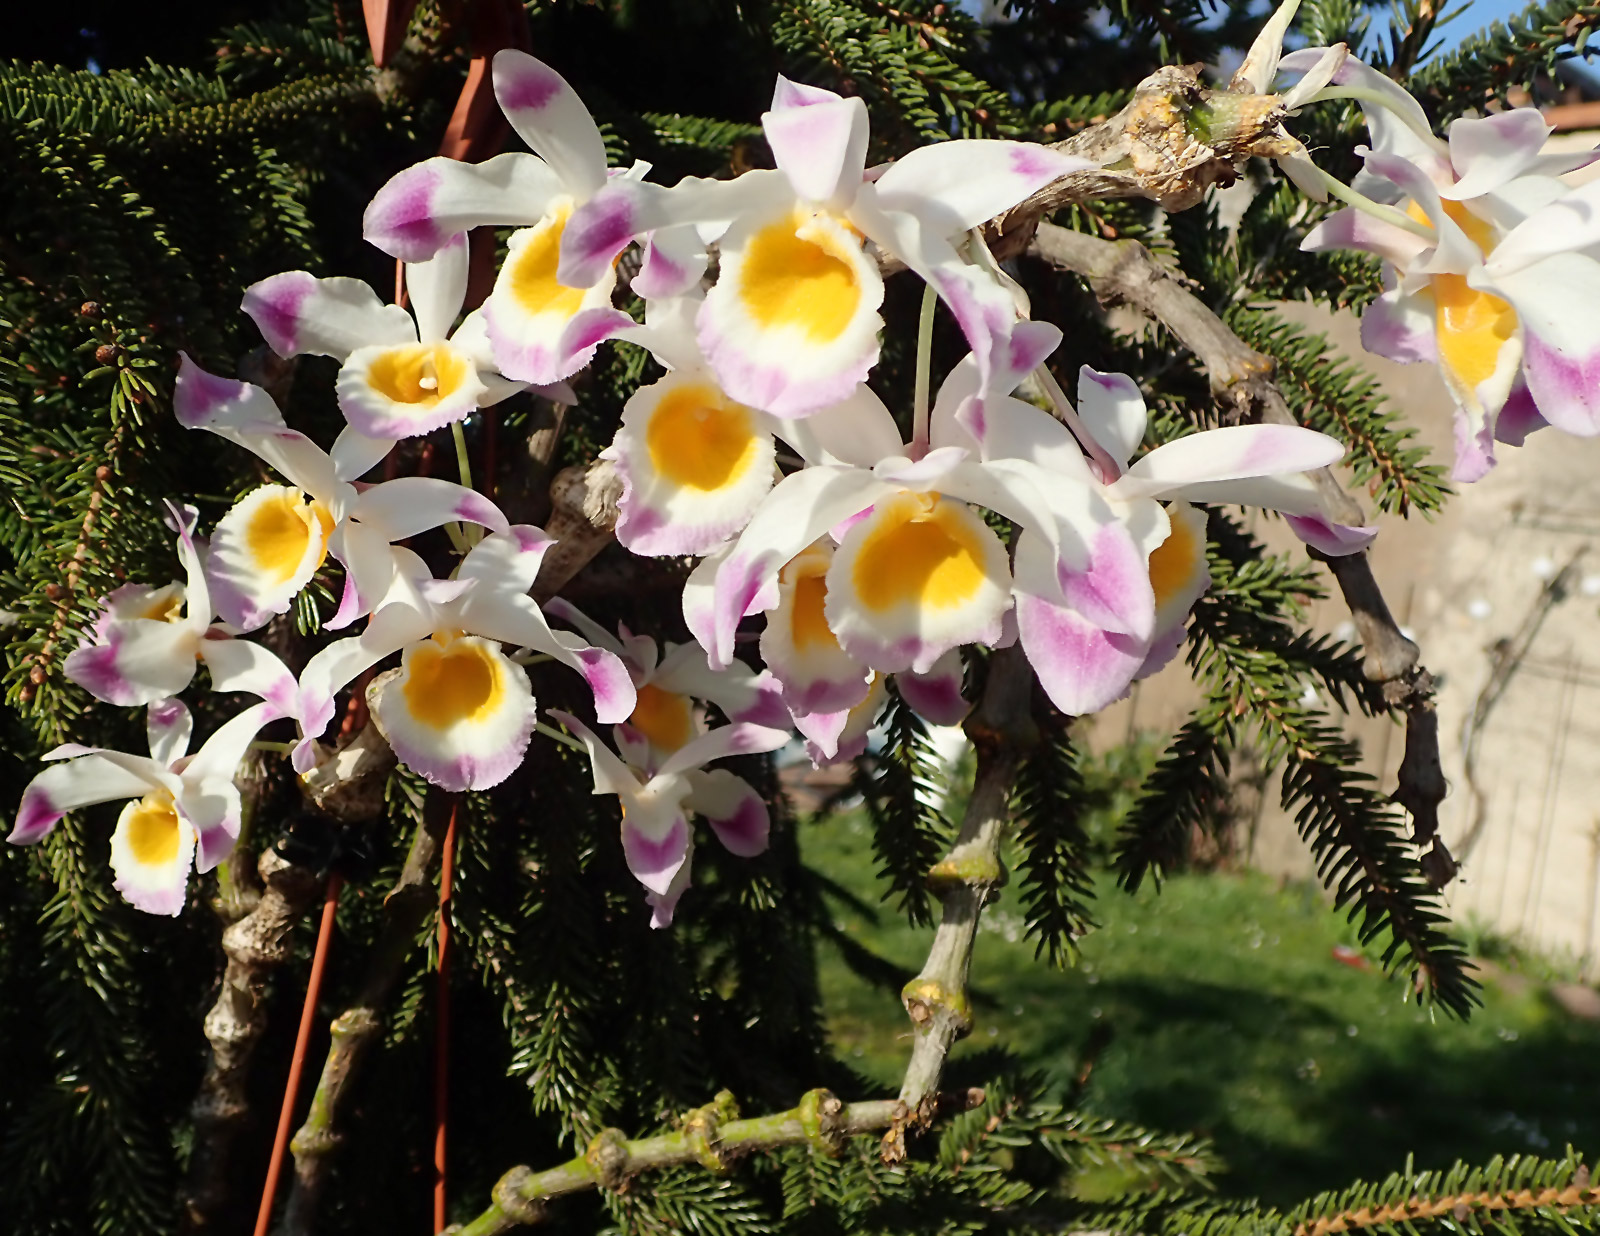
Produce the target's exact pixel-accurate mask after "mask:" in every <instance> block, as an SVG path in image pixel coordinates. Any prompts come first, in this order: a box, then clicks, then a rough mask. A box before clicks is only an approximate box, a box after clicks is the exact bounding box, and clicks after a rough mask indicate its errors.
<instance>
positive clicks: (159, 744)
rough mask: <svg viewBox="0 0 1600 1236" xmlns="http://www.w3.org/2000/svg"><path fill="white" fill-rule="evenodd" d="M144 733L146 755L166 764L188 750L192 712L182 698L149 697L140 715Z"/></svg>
mask: <svg viewBox="0 0 1600 1236" xmlns="http://www.w3.org/2000/svg"><path fill="white" fill-rule="evenodd" d="M144 730H145V736H146V737H147V738H148V739H149V740H150V758H151V759H152V760H154V761H155V762H156V763H157V764H161V765H163V766H167V765H170V764H171V763H172V762H173V761H174V760H176V759H177V758H178V757H179V756H181V755H183V754H185V753H186V752H187V751H188V750H189V739H190V737H191V736H192V735H193V734H194V715H193V714H192V713H191V712H190V711H189V709H188V707H187V706H186V705H185V704H184V702H183V701H182V700H178V699H173V698H171V697H170V696H169V697H167V698H166V699H161V700H151V701H150V704H149V706H148V707H147V708H146V709H145V715H144Z"/></svg>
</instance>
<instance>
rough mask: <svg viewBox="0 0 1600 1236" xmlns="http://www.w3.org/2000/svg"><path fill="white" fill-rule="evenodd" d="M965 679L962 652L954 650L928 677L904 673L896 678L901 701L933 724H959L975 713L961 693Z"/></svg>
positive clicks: (905, 671) (926, 675)
mask: <svg viewBox="0 0 1600 1236" xmlns="http://www.w3.org/2000/svg"><path fill="white" fill-rule="evenodd" d="M962 680H963V669H962V665H961V653H960V651H959V650H958V649H954V648H952V649H951V650H950V651H949V652H947V653H945V654H944V656H942V657H940V658H939V659H938V660H937V661H936V662H934V665H933V668H932V669H930V670H929V671H928V672H927V673H926V674H916V673H912V672H911V671H910V670H903V671H901V672H900V673H898V674H896V675H895V677H894V682H895V686H896V687H897V688H898V689H899V691H900V698H901V699H903V700H905V702H906V703H907V704H909V705H910V706H911V710H912V711H913V712H915V713H916V714H917V716H919V717H921V718H922V719H923V720H924V721H926V722H928V723H929V724H931V725H960V724H961V722H962V721H963V720H965V719H966V715H967V713H969V712H971V711H972V704H971V703H970V702H969V701H968V700H967V698H966V697H965V696H964V695H962V694H961V684H962Z"/></svg>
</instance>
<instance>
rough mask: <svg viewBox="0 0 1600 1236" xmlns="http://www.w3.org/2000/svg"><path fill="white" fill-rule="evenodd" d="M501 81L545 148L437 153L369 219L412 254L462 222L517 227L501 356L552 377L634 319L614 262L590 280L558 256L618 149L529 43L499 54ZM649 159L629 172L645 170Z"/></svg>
mask: <svg viewBox="0 0 1600 1236" xmlns="http://www.w3.org/2000/svg"><path fill="white" fill-rule="evenodd" d="M493 75H494V93H495V98H496V99H497V100H499V103H500V108H501V110H502V111H503V112H505V115H506V119H507V120H509V121H510V122H511V127H512V128H514V129H515V130H516V131H517V134H518V136H520V137H521V138H522V140H523V141H525V142H527V144H528V145H529V146H530V147H531V148H532V149H533V151H534V152H535V153H534V154H531V155H530V154H521V153H511V154H503V155H498V156H496V157H495V158H493V159H489V160H487V161H486V162H483V163H462V162H460V161H458V160H456V159H450V158H445V157H443V156H440V157H438V158H433V159H427V160H425V161H423V162H422V163H419V164H417V165H416V166H415V167H411V168H407V169H406V170H405V171H403V172H401V173H400V174H399V175H397V176H395V177H394V178H393V179H391V180H390V181H389V183H388V184H386V185H384V187H383V188H382V189H380V190H379V191H378V194H377V196H376V197H374V198H373V199H372V203H371V205H369V206H368V207H367V212H366V215H365V217H364V218H363V220H362V227H363V234H364V235H365V236H366V238H367V239H368V240H369V241H371V242H372V243H373V244H375V245H377V246H378V248H380V249H382V250H383V251H384V252H385V253H388V254H390V255H392V256H394V257H398V258H404V259H405V260H406V261H408V262H415V261H420V260H422V259H424V258H429V257H431V256H432V255H433V254H434V253H436V252H437V251H438V250H439V249H440V247H441V246H443V245H445V244H446V243H447V242H449V241H450V239H451V238H452V237H454V236H456V235H458V234H459V233H462V232H466V231H469V230H470V229H472V228H475V227H480V226H485V225H488V226H507V227H511V226H514V227H517V228H518V229H519V230H518V231H516V232H514V233H512V236H511V244H510V252H509V253H508V255H507V257H506V260H505V263H504V265H502V266H501V268H500V274H499V277H498V278H497V280H496V281H495V286H494V291H493V292H492V293H491V294H490V296H489V299H488V301H487V302H486V303H485V305H484V310H483V317H484V323H485V325H486V326H487V329H488V338H489V342H490V345H491V347H492V349H493V354H494V358H495V362H496V364H497V365H498V366H499V368H500V371H501V372H502V373H504V374H505V375H506V376H507V377H511V378H517V379H520V380H522V381H526V382H536V383H541V384H548V383H553V382H559V381H560V380H561V379H563V378H566V377H568V376H570V375H571V374H574V373H576V372H577V371H578V370H579V369H581V368H583V366H584V365H586V364H588V363H589V359H590V357H592V356H593V355H594V350H595V348H596V347H597V346H598V345H599V344H600V343H601V342H602V341H603V340H605V339H609V338H610V337H611V336H613V335H615V334H616V333H617V332H618V331H620V330H625V329H627V328H628V327H630V326H632V325H633V319H631V318H630V317H628V315H627V314H625V313H622V312H621V311H620V310H616V309H613V308H612V307H611V292H612V289H613V288H614V287H615V285H616V275H615V273H614V271H613V270H612V268H611V264H610V263H609V262H607V263H603V264H602V265H601V266H599V267H597V268H596V269H595V270H594V271H593V272H592V274H591V276H590V277H589V278H588V279H587V280H585V281H584V282H583V283H581V284H568V283H566V282H558V281H557V279H556V259H557V254H558V252H559V250H560V246H561V240H562V235H563V232H564V230H565V228H566V226H567V221H568V219H569V218H570V217H571V216H572V212H573V210H574V208H575V207H577V206H579V205H580V204H581V203H584V202H587V201H588V200H590V199H591V198H592V197H593V196H594V195H595V194H596V193H597V192H599V190H600V189H601V188H602V186H604V185H605V183H606V177H607V170H606V149H605V142H604V140H603V139H602V138H601V136H600V130H599V129H598V128H596V127H595V123H594V119H593V117H591V116H590V115H589V112H588V109H587V108H585V107H584V105H583V103H582V101H581V100H579V98H578V96H577V95H576V94H575V93H574V92H573V89H572V87H571V86H569V85H568V84H567V82H566V79H565V78H563V77H562V76H561V75H560V74H559V73H557V72H556V71H555V70H554V69H552V68H550V66H548V65H546V64H544V63H543V62H542V61H539V60H536V59H534V58H533V57H532V56H530V55H528V54H527V53H525V52H520V51H516V50H513V49H507V50H504V51H501V52H499V53H498V54H497V55H496V56H495V58H494V69H493ZM645 170H646V165H642V164H641V165H638V166H636V167H635V168H634V169H632V171H631V172H629V173H624V174H625V175H642V174H643V173H644V171H645Z"/></svg>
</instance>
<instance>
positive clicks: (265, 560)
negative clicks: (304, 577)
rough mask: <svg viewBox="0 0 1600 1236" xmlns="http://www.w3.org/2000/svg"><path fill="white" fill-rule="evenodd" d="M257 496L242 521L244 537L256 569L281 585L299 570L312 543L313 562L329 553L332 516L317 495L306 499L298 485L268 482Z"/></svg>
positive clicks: (318, 564)
mask: <svg viewBox="0 0 1600 1236" xmlns="http://www.w3.org/2000/svg"><path fill="white" fill-rule="evenodd" d="M257 492H258V493H260V494H261V497H260V498H258V499H257V500H256V502H255V504H254V505H253V507H252V508H251V510H250V518H249V521H248V522H247V523H246V525H245V531H244V540H245V545H246V547H247V548H248V549H249V551H250V558H251V561H252V562H253V563H254V564H255V568H256V570H257V571H259V572H261V574H262V575H263V576H264V577H265V578H266V580H267V582H269V583H271V584H273V585H275V586H276V585H282V584H285V583H287V582H288V581H289V580H290V579H292V578H294V576H295V575H296V573H298V572H299V571H301V570H302V564H303V563H304V562H305V560H306V558H307V556H308V554H309V553H310V552H311V547H312V545H313V543H315V545H316V555H317V560H316V564H315V566H314V567H313V568H312V569H313V570H315V569H316V567H317V566H321V565H322V561H323V559H324V558H326V557H327V556H328V534H329V533H331V532H332V531H333V516H332V515H330V514H328V508H327V507H325V506H323V505H322V503H320V502H318V501H317V500H316V499H314V498H313V499H310V500H309V501H308V500H307V499H306V496H305V495H304V494H303V493H301V492H300V491H299V490H298V489H290V488H289V487H288V486H287V485H268V486H266V487H265V489H264V490H258V491H257Z"/></svg>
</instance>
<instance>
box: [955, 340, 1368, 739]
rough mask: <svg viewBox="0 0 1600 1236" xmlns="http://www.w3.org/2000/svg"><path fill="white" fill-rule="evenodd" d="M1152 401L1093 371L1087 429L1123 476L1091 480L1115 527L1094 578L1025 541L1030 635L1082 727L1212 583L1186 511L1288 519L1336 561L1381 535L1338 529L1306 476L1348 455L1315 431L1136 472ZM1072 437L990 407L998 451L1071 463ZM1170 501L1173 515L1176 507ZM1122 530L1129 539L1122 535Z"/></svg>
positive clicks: (1211, 438) (1166, 647) (1041, 667)
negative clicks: (1195, 506) (1204, 508)
mask: <svg viewBox="0 0 1600 1236" xmlns="http://www.w3.org/2000/svg"><path fill="white" fill-rule="evenodd" d="M1145 420H1146V412H1145V406H1144V399H1143V397H1142V396H1141V395H1140V393H1139V389H1138V387H1137V386H1136V385H1134V383H1133V381H1132V379H1130V378H1128V377H1126V376H1125V375H1123V374H1119V373H1110V374H1107V373H1099V372H1097V371H1095V370H1093V369H1091V368H1089V367H1088V366H1087V365H1085V366H1083V368H1082V371H1081V373H1080V378H1079V383H1078V407H1077V423H1078V426H1079V432H1082V433H1085V434H1086V435H1087V436H1088V437H1089V438H1091V439H1092V441H1093V442H1094V443H1095V444H1096V445H1097V446H1098V448H1099V449H1098V452H1097V454H1098V456H1099V458H1100V459H1102V460H1104V461H1106V462H1107V463H1108V464H1109V466H1110V467H1111V468H1112V469H1113V470H1114V471H1113V472H1112V473H1111V475H1109V476H1107V477H1103V478H1102V477H1099V476H1092V475H1091V476H1086V477H1084V478H1082V480H1081V482H1080V483H1082V484H1085V485H1086V486H1087V487H1089V488H1090V489H1091V490H1092V491H1093V492H1094V493H1095V495H1096V497H1097V499H1098V500H1099V501H1103V502H1104V503H1105V504H1106V505H1107V506H1108V507H1109V508H1110V510H1111V512H1112V514H1113V516H1114V519H1115V522H1114V523H1112V524H1108V525H1105V526H1103V527H1102V528H1101V529H1100V530H1099V531H1098V532H1097V533H1096V534H1095V540H1094V543H1093V544H1092V545H1091V547H1090V551H1089V560H1088V563H1087V565H1086V567H1085V568H1084V569H1082V570H1078V571H1073V570H1064V569H1063V564H1062V559H1061V558H1060V557H1059V555H1058V553H1057V551H1056V550H1055V549H1054V548H1053V547H1052V546H1051V545H1050V544H1049V543H1048V542H1047V541H1046V540H1045V538H1044V537H1042V536H1040V535H1039V533H1038V531H1037V530H1036V529H1034V528H1029V527H1024V528H1022V529H1021V530H1020V531H1019V533H1018V536H1017V541H1016V557H1015V563H1014V571H1015V580H1016V587H1015V595H1016V604H1017V609H1016V616H1017V634H1018V638H1019V639H1020V641H1021V643H1022V647H1023V650H1024V651H1025V652H1026V653H1027V656H1028V660H1029V662H1030V663H1031V664H1032V665H1033V667H1034V670H1035V672H1036V673H1037V674H1038V677H1039V684H1040V685H1041V686H1042V687H1043V688H1044V690H1045V693H1046V694H1047V695H1049V697H1050V699H1051V700H1052V702H1054V703H1055V705H1056V707H1058V708H1060V709H1061V710H1062V711H1063V712H1066V713H1069V714H1072V715H1081V714H1083V713H1089V712H1095V711H1098V710H1099V709H1101V708H1104V707H1105V706H1106V705H1107V704H1109V703H1111V702H1112V701H1113V700H1116V699H1118V698H1119V697H1120V696H1121V695H1122V694H1123V693H1124V692H1125V691H1126V690H1127V688H1128V685H1129V683H1131V682H1132V681H1133V680H1134V679H1135V678H1138V677H1143V676H1144V675H1146V674H1148V673H1152V672H1154V671H1155V670H1156V669H1158V668H1160V666H1161V665H1163V664H1165V663H1166V661H1167V660H1169V659H1170V658H1171V657H1172V655H1173V653H1175V652H1176V651H1177V648H1178V645H1179V643H1181V640H1182V628H1183V622H1184V620H1185V618H1186V617H1187V615H1188V612H1189V610H1190V609H1191V608H1192V607H1193V605H1194V603H1195V601H1196V600H1197V599H1198V598H1199V597H1200V595H1201V594H1202V593H1203V592H1204V591H1205V588H1206V586H1207V584H1208V583H1209V579H1210V577H1209V574H1208V573H1207V570H1206V555H1205V531H1204V520H1203V518H1202V517H1200V516H1199V514H1198V512H1195V511H1193V510H1191V509H1190V508H1188V507H1187V506H1186V505H1185V503H1186V502H1191V501H1192V502H1236V503H1240V504H1242V505H1246V506H1257V507H1263V508H1265V509H1267V510H1275V511H1279V512H1282V513H1283V514H1284V515H1285V516H1286V517H1287V518H1288V519H1289V521H1290V523H1291V526H1293V527H1294V528H1295V531H1296V532H1297V533H1298V534H1299V535H1300V536H1301V538H1302V539H1303V540H1306V541H1308V542H1309V543H1311V544H1313V545H1315V546H1316V547H1317V548H1318V549H1321V550H1322V551H1323V552H1325V553H1328V554H1333V555H1340V554H1350V553H1356V552H1359V551H1360V550H1361V549H1364V548H1365V547H1366V545H1367V544H1368V543H1370V541H1371V540H1372V536H1373V535H1374V532H1375V530H1373V529H1352V528H1345V527H1343V526H1340V525H1336V524H1332V523H1331V522H1330V521H1329V520H1328V519H1327V517H1326V516H1325V515H1324V513H1323V509H1322V504H1321V500H1320V498H1319V497H1318V495H1317V492H1316V487H1315V486H1314V485H1313V484H1312V482H1311V480H1310V478H1309V477H1308V476H1306V475H1305V473H1306V472H1308V471H1310V470H1312V469H1315V468H1320V467H1326V466H1327V465H1329V464H1332V463H1334V462H1335V461H1337V460H1338V459H1339V458H1340V457H1341V456H1342V455H1343V454H1344V448H1343V447H1342V446H1341V445H1340V444H1339V443H1338V442H1336V441H1334V439H1332V438H1330V437H1327V436H1326V435H1324V434H1320V433H1315V432H1313V431H1311V430H1309V429H1302V428H1299V427H1296V426H1285V425H1237V426H1231V427H1228V428H1223V429H1211V430H1204V431H1201V432H1199V433H1194V434H1190V435H1188V436H1187V437H1182V438H1178V439H1176V440H1174V441H1172V442H1168V443H1166V444H1165V445H1163V446H1158V447H1156V448H1155V449H1154V450H1152V451H1150V452H1148V453H1147V454H1145V455H1144V456H1142V457H1141V458H1139V459H1138V460H1137V461H1136V462H1134V463H1133V464H1132V465H1130V464H1129V463H1128V460H1129V458H1130V456H1131V455H1132V452H1133V450H1134V449H1135V448H1136V447H1137V446H1138V444H1139V442H1140V441H1141V440H1142V439H1143V437H1144V431H1145ZM1070 441H1071V435H1070V434H1069V433H1068V431H1067V429H1066V428H1065V427H1064V426H1062V425H1061V424H1059V423H1058V422H1056V421H1055V420H1053V419H1051V418H1049V417H1044V418H1042V419H1041V415H1040V414H1039V412H1038V410H1037V409H1035V408H1031V407H1028V406H1027V405H1024V404H1019V403H1017V402H1016V401H1015V400H1012V401H1009V402H1006V401H1000V402H996V403H995V404H994V405H992V406H991V408H990V430H989V433H988V435H987V439H986V448H985V449H986V451H989V452H993V453H995V454H1000V453H1014V454H1016V455H1017V456H1018V457H1020V458H1033V459H1043V458H1050V459H1056V460H1059V459H1060V458H1062V456H1063V455H1064V454H1065V452H1066V449H1067V445H1068V442H1070ZM1158 499H1165V500H1167V501H1168V502H1170V503H1172V505H1171V507H1170V508H1167V507H1163V505H1162V504H1161V502H1160V501H1158ZM1109 528H1116V529H1119V530H1120V532H1121V535H1115V534H1108V532H1107V529H1109Z"/></svg>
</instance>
